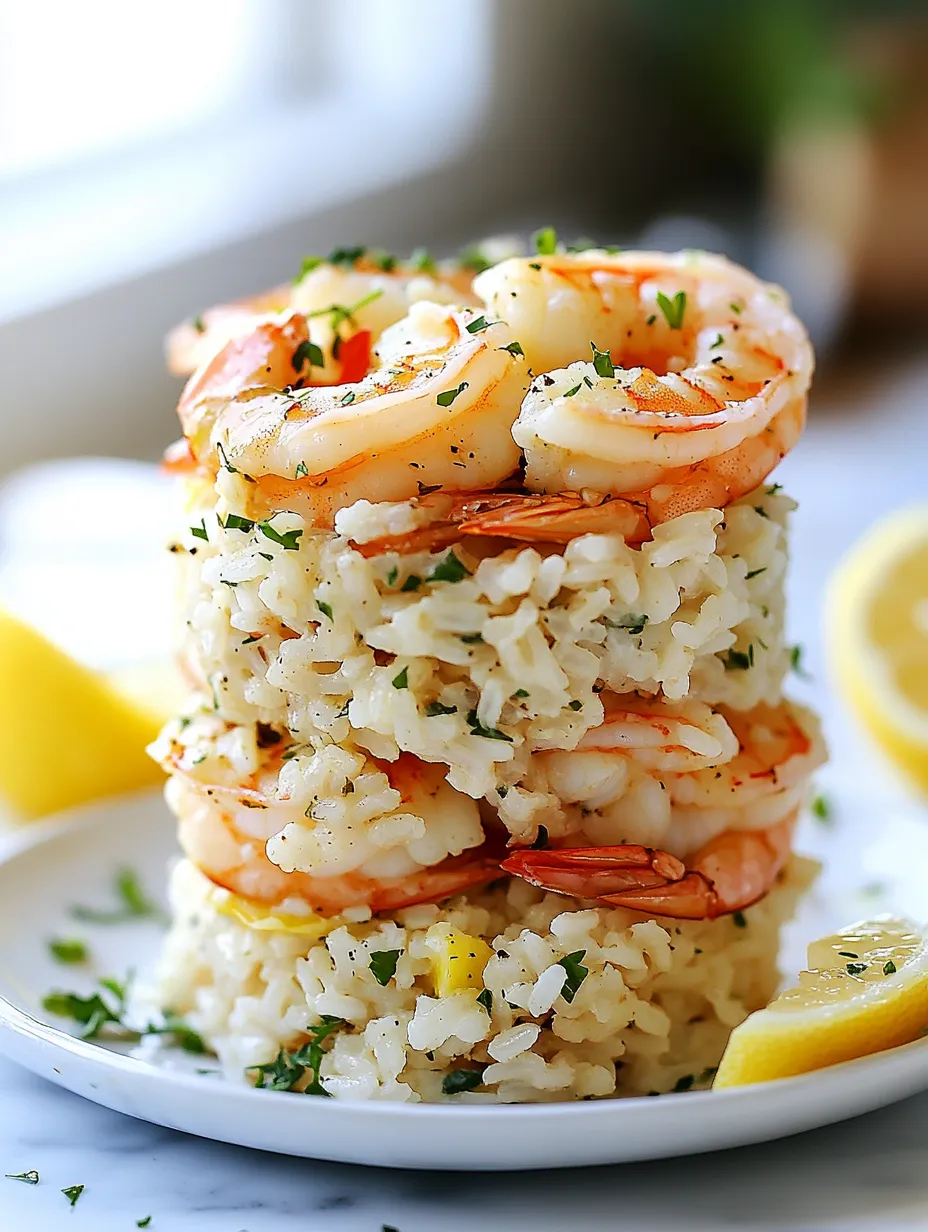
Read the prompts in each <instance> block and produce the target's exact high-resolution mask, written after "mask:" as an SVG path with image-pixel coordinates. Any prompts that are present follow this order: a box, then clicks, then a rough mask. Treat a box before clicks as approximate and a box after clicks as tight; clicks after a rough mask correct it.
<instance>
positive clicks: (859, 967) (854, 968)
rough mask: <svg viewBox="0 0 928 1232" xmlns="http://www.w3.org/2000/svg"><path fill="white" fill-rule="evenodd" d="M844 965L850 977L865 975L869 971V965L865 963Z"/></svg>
mask: <svg viewBox="0 0 928 1232" xmlns="http://www.w3.org/2000/svg"><path fill="white" fill-rule="evenodd" d="M844 965H845V968H846V970H847V973H848V975H863V973H864V972H865V971H866V970H867V965H868V964H867V963H865V962H849V963H845V964H844Z"/></svg>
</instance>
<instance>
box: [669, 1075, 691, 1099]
mask: <svg viewBox="0 0 928 1232" xmlns="http://www.w3.org/2000/svg"><path fill="white" fill-rule="evenodd" d="M695 1081H696V1075H695V1074H684V1075H683V1077H682V1078H678V1079H677V1081H676V1082H675V1083H674V1084H673V1094H674V1095H681V1094H682V1093H683V1092H684V1091H689V1090H690V1088H691V1087H692V1085H693V1083H694V1082H695Z"/></svg>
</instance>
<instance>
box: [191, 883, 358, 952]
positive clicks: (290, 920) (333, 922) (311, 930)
mask: <svg viewBox="0 0 928 1232" xmlns="http://www.w3.org/2000/svg"><path fill="white" fill-rule="evenodd" d="M210 899H211V901H212V904H213V906H214V907H215V908H216V910H217V911H218V912H219V914H220V915H225V916H228V917H229V918H230V919H232V920H237V921H238V923H239V924H244V925H245V927H246V928H251V929H254V930H255V931H256V932H274V933H291V934H292V935H294V936H298V937H310V938H312V939H314V940H318V939H319V938H320V937H325V936H326V934H328V933H330V932H332V931H333V930H334V929H336V928H338V927H339V925H340V924H343V923H344V920H343V919H342V918H341V917H340V916H322V915H315V914H314V913H313V912H308V913H307V914H306V915H297V914H296V912H289V911H278V910H276V909H275V908H272V907H265V906H264V905H263V904H262V903H256V902H254V901H253V900H252V899H248V898H242V897H241V895H239V894H233V893H232V892H231V890H223V889H221V888H220V887H218V886H217V887H215V888H214V889H213V890H212V891H211V892H210Z"/></svg>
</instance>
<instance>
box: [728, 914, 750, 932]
mask: <svg viewBox="0 0 928 1232" xmlns="http://www.w3.org/2000/svg"><path fill="white" fill-rule="evenodd" d="M731 918H732V921H733V923H734V925H735V928H747V926H748V922H747V918H746V917H745V914H744V912H743V911H736V912H735V913H734V914H733V915H732V917H731Z"/></svg>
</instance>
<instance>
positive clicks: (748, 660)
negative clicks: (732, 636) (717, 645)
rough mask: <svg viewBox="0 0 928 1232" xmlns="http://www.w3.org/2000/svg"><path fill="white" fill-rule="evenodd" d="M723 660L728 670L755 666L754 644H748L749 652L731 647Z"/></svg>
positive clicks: (740, 669)
mask: <svg viewBox="0 0 928 1232" xmlns="http://www.w3.org/2000/svg"><path fill="white" fill-rule="evenodd" d="M722 662H723V663H724V664H725V670H726V672H732V671H736V670H737V671H746V670H747V669H748V668H749V667H753V666H754V644H753V642H752V643H751V645H750V646H748V649H747V654H745V653H744V651H743V650H735V649H731V650H729V651H728V653H727V654H724V655H722Z"/></svg>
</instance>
